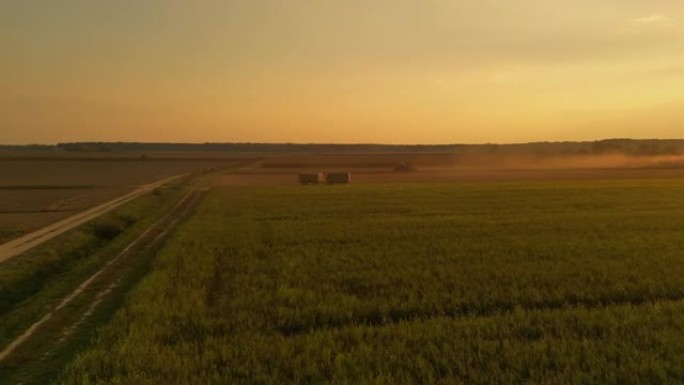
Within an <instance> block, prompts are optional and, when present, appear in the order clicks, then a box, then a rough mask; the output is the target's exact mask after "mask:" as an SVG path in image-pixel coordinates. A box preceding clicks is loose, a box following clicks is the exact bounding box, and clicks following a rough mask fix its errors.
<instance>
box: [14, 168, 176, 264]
mask: <svg viewBox="0 0 684 385" xmlns="http://www.w3.org/2000/svg"><path fill="white" fill-rule="evenodd" d="M184 175H185V174H183V175H176V176H172V177H169V178H164V179H162V180H159V181H156V182H154V183H150V184H146V185H144V186H142V187H140V188H138V189H136V190H134V191H131V192H130V193H128V194H126V195H124V196H122V197H119V198H117V199H114V200H112V201H109V202H107V203H104V204H102V205H99V206H97V207H93V208H91V209H89V210H86V211H83V212H81V213H78V214H76V215H74V216H71V217H69V218H66V219H63V220H61V221H59V222H55V223H53V224H51V225H49V226H46V227H44V228H42V229H40V230H37V231H34V232H32V233H29V234H26V235H24V236H22V237H20V238H17V239H14V240H12V241H9V242H7V243H4V244H2V245H0V263H2V262H4V261H6V260H8V259H10V258H13V257H16V256H17V255H19V254H21V253H23V252H25V251H27V250H30V249H32V248H34V247H36V246H38V245H40V244H42V243H44V242H46V241H48V240H50V239H52V238H54V237H56V236H58V235H60V234H62V233H64V232H66V231H69V230H71V229H73V228H75V227H78V226H80V225H82V224H84V223H86V222H88V221H90V220H93V219H95V218H97V217H99V216H100V215H102V214H105V213H107V212H109V211H111V210H113V209H115V208H117V207H119V206H121V205H123V204H124V203H127V202H129V201H131V200H133V199H135V198H137V197H139V196H141V195H143V194H145V193H148V192H150V191H152V190H154V189H155V188H158V187H161V186H163V185H165V184H167V183H169V182H171V181H173V180H176V179H178V178H181V177H183V176H184Z"/></svg>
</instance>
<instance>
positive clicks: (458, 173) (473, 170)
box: [218, 154, 684, 185]
mask: <svg viewBox="0 0 684 385" xmlns="http://www.w3.org/2000/svg"><path fill="white" fill-rule="evenodd" d="M680 162H681V159H680V158H677V157H645V156H644V157H634V156H623V155H610V156H565V157H564V156H539V155H521V156H517V157H513V156H505V157H498V156H494V155H477V156H476V155H467V154H466V155H453V154H361V155H353V154H337V155H336V154H280V155H275V156H271V157H269V158H267V159H265V160H263V161H262V162H261V163H260V164H259V166H258V167H255V168H250V169H243V170H238V171H234V172H230V173H226V174H225V175H223V176H222V177H221V178H220V179H219V180H218V183H219V184H221V185H294V184H297V183H298V179H297V175H298V174H299V173H313V172H319V171H321V170H323V171H325V172H340V171H344V170H351V172H352V173H353V174H354V183H355V184H356V183H361V184H367V183H430V182H443V183H449V182H477V181H483V182H486V181H491V182H496V181H537V180H539V181H544V180H600V179H651V178H657V179H668V178H684V166H682V164H681V163H680ZM402 163H403V164H411V166H412V170H411V172H406V173H398V172H396V171H395V168H396V166H397V164H402Z"/></svg>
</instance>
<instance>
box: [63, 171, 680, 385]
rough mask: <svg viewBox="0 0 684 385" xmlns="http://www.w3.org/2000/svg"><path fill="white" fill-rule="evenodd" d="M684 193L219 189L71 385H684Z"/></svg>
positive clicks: (594, 186) (620, 188) (485, 186)
mask: <svg viewBox="0 0 684 385" xmlns="http://www.w3.org/2000/svg"><path fill="white" fill-rule="evenodd" d="M683 229H684V181H682V180H677V179H647V180H645V179H624V180H593V181H552V182H551V181H541V182H497V183H451V184H434V183H433V184H381V185H370V184H368V185H347V186H318V187H299V186H268V187H261V186H231V187H223V188H215V189H213V190H212V191H211V192H210V193H209V195H208V196H207V197H206V198H205V200H204V201H203V202H202V203H201V204H200V206H199V207H198V209H197V212H196V214H195V215H194V216H193V217H192V218H190V219H189V220H188V221H187V222H185V223H184V224H182V225H181V226H180V227H179V229H178V231H177V232H176V233H175V234H174V236H173V237H172V238H171V239H170V240H169V242H168V243H167V244H166V246H165V247H164V248H163V249H162V250H161V251H160V253H159V254H158V255H157V257H156V261H155V265H154V268H153V270H152V271H151V272H150V274H148V275H147V276H146V277H145V278H144V279H143V280H142V281H141V282H140V284H139V285H138V286H137V287H136V288H135V289H134V290H133V291H132V293H131V294H130V295H129V296H128V299H127V300H126V302H125V304H124V305H123V306H122V307H121V308H120V309H119V310H118V312H117V313H116V314H115V316H114V317H113V318H112V319H111V320H110V321H109V323H108V324H107V325H106V326H105V327H103V328H102V329H101V330H100V331H99V333H98V336H97V338H96V339H95V340H94V341H93V344H92V345H91V346H90V348H88V349H86V350H85V351H84V352H82V353H81V354H80V355H78V357H77V358H76V359H75V360H74V361H73V362H72V363H71V364H70V365H69V366H68V367H67V369H66V371H65V372H64V373H63V375H62V378H61V383H62V384H114V383H116V384H157V383H166V384H193V383H202V384H223V383H234V384H280V383H307V384H318V383H333V384H416V383H444V384H461V383H470V384H511V383H516V384H566V383H580V384H591V383H602V384H651V383H653V384H656V383H657V384H660V383H681V382H683V381H684V374H683V373H684V358H683V357H684V230H683Z"/></svg>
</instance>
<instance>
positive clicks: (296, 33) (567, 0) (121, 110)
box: [0, 0, 684, 144]
mask: <svg viewBox="0 0 684 385" xmlns="http://www.w3.org/2000/svg"><path fill="white" fill-rule="evenodd" d="M0 52H2V57H1V60H0V143H5V144H10V143H13V144H21V143H56V142H66V141H154V142H306V143H395V144H398V143H435V144H437V143H487V142H492V143H494V142H496V143H511V142H528V141H564V140H596V139H603V138H628V137H629V138H684V113H682V111H684V1H681V0H649V1H643V0H478V1H473V0H244V1H237V0H215V1H214V0H197V1H187V0H116V1H112V0H106V1H105V0H60V1H54V0H2V1H0Z"/></svg>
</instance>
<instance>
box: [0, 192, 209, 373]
mask: <svg viewBox="0 0 684 385" xmlns="http://www.w3.org/2000/svg"><path fill="white" fill-rule="evenodd" d="M160 182H162V181H160ZM204 192H205V191H204V190H198V189H192V190H190V191H189V192H188V193H186V194H185V195H184V196H183V197H182V198H181V199H180V200H179V201H178V202H177V203H176V204H175V206H174V207H173V208H171V210H169V212H168V213H166V215H164V216H163V217H161V218H160V219H158V220H157V221H156V222H155V223H154V224H152V225H151V226H150V227H149V228H147V229H146V230H145V231H144V232H142V233H141V234H140V235H139V236H138V237H137V238H136V239H135V240H134V241H133V242H131V243H130V244H129V245H128V246H127V247H126V248H124V249H123V250H122V251H121V252H120V253H118V254H117V255H116V256H114V257H113V258H112V259H111V260H109V262H107V263H106V264H105V265H104V266H103V267H102V268H101V269H100V270H98V271H97V272H95V273H94V274H93V275H92V276H90V277H89V278H88V279H86V280H85V281H83V282H82V283H81V284H80V285H79V286H78V287H77V288H75V289H74V290H73V291H72V292H71V293H70V294H69V295H67V296H66V297H64V298H63V299H62V301H61V302H60V303H59V304H58V305H56V306H55V307H54V309H53V310H51V311H50V312H48V313H47V314H45V315H44V316H43V317H42V318H41V319H40V320H38V321H36V322H35V323H33V324H32V325H31V326H30V327H29V328H28V329H26V330H25V331H24V333H23V334H21V335H20V336H18V337H17V338H15V339H14V340H13V341H11V342H10V343H9V345H7V346H6V347H4V349H2V350H0V363H2V362H3V361H4V360H5V359H7V358H8V357H9V356H10V355H11V354H12V353H13V352H14V351H15V350H16V349H17V348H18V347H19V346H21V345H22V344H23V343H24V342H26V341H27V340H28V339H29V338H31V337H32V336H33V335H34V334H35V333H36V331H37V330H38V329H40V328H41V327H43V325H44V324H46V323H48V322H49V321H50V320H51V319H52V318H53V317H54V316H55V314H56V313H57V312H59V311H61V310H63V309H64V308H65V307H67V306H68V305H69V304H70V303H71V302H72V301H73V300H74V299H75V298H76V297H78V296H79V295H80V294H82V293H83V292H84V291H85V290H86V289H88V288H89V287H91V286H92V285H93V283H94V282H95V281H96V280H97V279H98V278H100V277H101V276H102V274H103V273H104V272H105V271H107V269H109V268H110V267H111V266H112V265H113V264H114V263H116V262H117V261H118V260H120V259H121V258H123V257H125V256H126V255H128V254H131V253H140V252H142V251H145V250H147V249H149V248H150V247H152V246H153V245H155V244H157V243H158V242H160V241H161V240H162V239H163V238H164V237H165V236H166V235H168V234H169V232H170V231H171V230H172V229H173V228H174V227H175V226H176V224H177V223H178V222H179V220H180V219H181V218H183V217H184V216H185V215H187V213H188V212H189V210H190V209H191V208H192V207H193V205H194V204H195V203H196V202H197V201H198V200H199V199H200V196H201V195H202V194H203V193H204ZM117 282H118V281H117V280H115V281H114V282H112V283H111V284H110V285H109V286H108V287H107V288H105V289H103V290H102V292H100V293H98V295H97V296H96V298H95V300H94V302H93V303H92V304H91V306H90V308H89V309H88V311H87V312H86V314H84V315H83V317H82V318H85V317H87V316H88V315H89V314H90V313H92V311H93V309H94V308H95V307H96V306H97V305H98V304H99V301H100V300H101V299H102V297H103V296H104V295H106V294H108V293H109V291H111V290H112V289H114V288H115V287H116V285H117ZM80 322H82V319H81V320H80V321H79V323H80ZM46 348H49V346H46Z"/></svg>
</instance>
